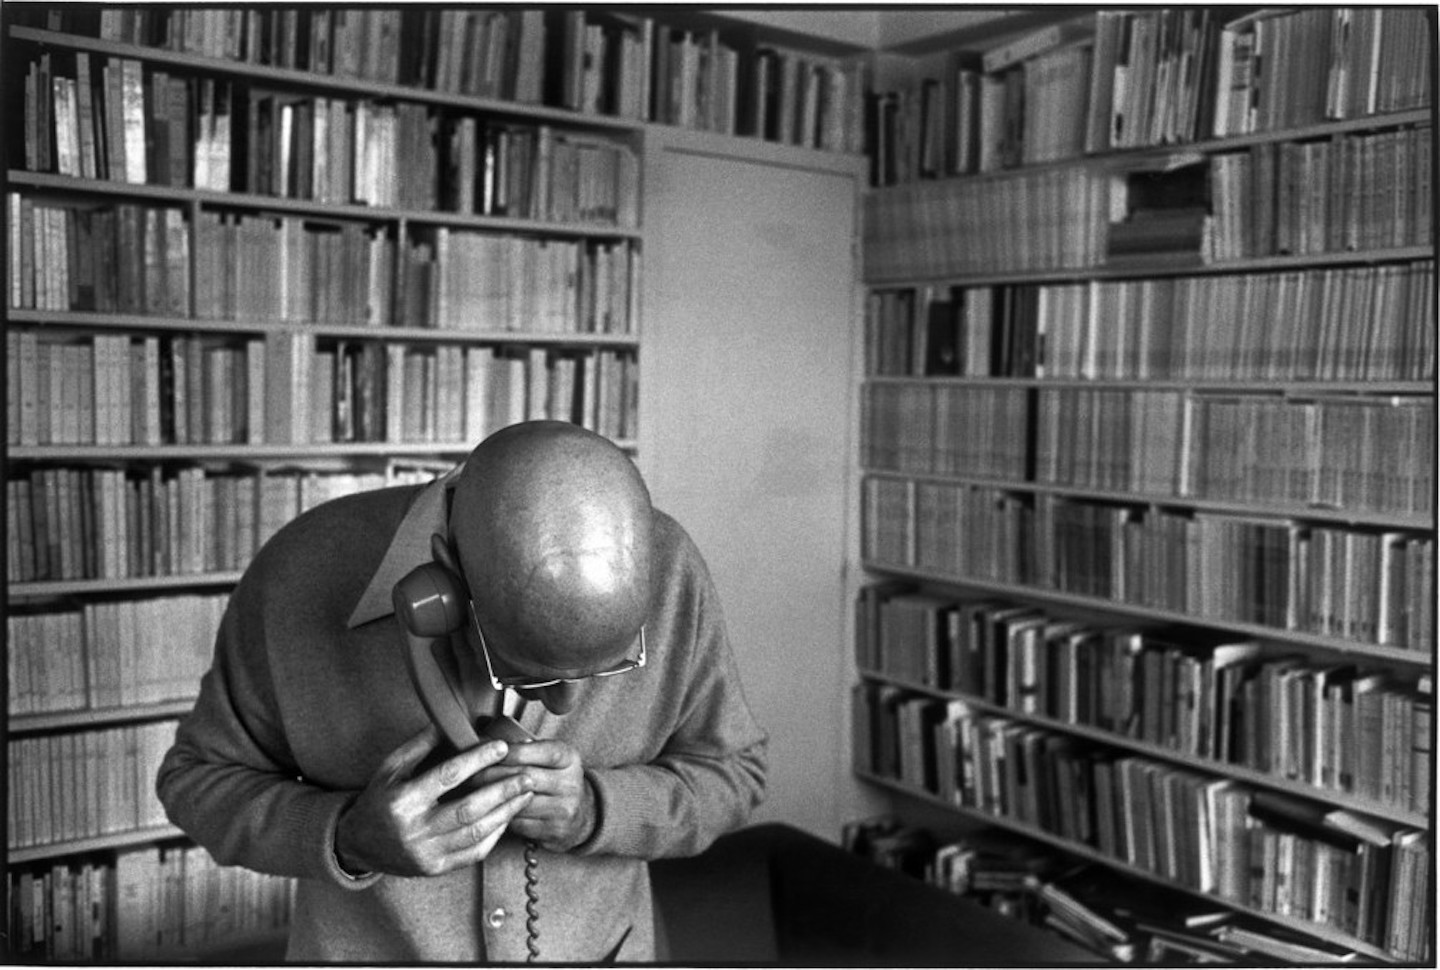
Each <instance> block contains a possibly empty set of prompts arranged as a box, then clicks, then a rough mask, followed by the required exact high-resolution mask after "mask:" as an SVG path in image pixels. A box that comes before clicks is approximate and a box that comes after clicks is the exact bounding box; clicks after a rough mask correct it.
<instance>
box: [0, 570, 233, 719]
mask: <svg viewBox="0 0 1440 970" xmlns="http://www.w3.org/2000/svg"><path fill="white" fill-rule="evenodd" d="M227 599H228V597H226V596H223V595H194V594H191V595H178V596H166V597H164V598H163V599H142V600H117V601H112V602H94V603H89V602H87V603H86V604H84V606H83V607H82V608H81V609H76V610H58V611H53V612H49V611H47V612H40V613H18V614H17V613H12V614H11V615H10V616H9V617H8V618H7V621H6V622H7V628H8V632H9V635H10V664H11V668H10V669H11V678H10V713H11V714H38V713H48V712H52V711H66V710H82V709H86V708H94V709H104V708H113V707H126V706H129V705H132V704H158V703H163V702H165V701H173V700H187V699H189V698H192V697H194V696H195V691H196V688H197V686H198V685H199V683H200V678H201V676H202V675H203V674H204V673H205V671H206V670H207V669H209V666H210V655H211V650H212V648H213V645H214V643H215V634H216V632H217V631H218V630H219V629H220V615H221V614H222V613H223V612H224V610H225V603H226V600H227ZM162 643H163V644H165V645H166V649H164V650H157V649H154V648H155V647H156V646H158V645H159V644H162Z"/></svg>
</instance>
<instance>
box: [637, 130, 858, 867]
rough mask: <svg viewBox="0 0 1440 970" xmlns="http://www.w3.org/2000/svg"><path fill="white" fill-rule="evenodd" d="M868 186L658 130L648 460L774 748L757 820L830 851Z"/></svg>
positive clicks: (824, 169)
mask: <svg viewBox="0 0 1440 970" xmlns="http://www.w3.org/2000/svg"><path fill="white" fill-rule="evenodd" d="M862 171H863V169H862V168H861V164H860V162H859V161H857V160H854V159H844V158H838V157H835V156H827V155H823V154H820V153H817V152H811V151H803V150H797V149H786V148H781V147H779V146H774V145H769V144H766V143H762V142H749V141H743V140H741V139H733V138H719V137H716V136H712V135H706V134H703V133H697V132H686V131H680V130H658V131H657V129H651V130H650V131H649V132H647V149H646V164H645V189H644V193H643V198H644V200H645V215H644V226H645V231H644V304H643V308H642V323H641V325H642V328H643V341H642V346H643V350H642V352H641V354H642V356H641V368H640V371H641V380H640V387H641V406H640V427H641V430H640V438H639V443H640V464H641V467H642V468H643V469H644V471H645V475H646V478H647V481H648V482H649V484H650V487H651V491H652V493H653V497H654V500H655V504H656V505H657V506H658V507H660V508H662V509H664V510H665V511H667V512H669V513H670V514H672V515H674V516H675V517H676V518H677V519H678V520H679V521H680V522H681V524H682V525H684V526H685V528H686V529H687V530H688V531H689V532H690V534H691V535H692V537H693V538H694V539H695V541H696V543H697V545H698V546H699V547H700V549H701V551H702V552H703V553H704V555H705V557H706V560H707V562H708V563H709V565H710V569H711V572H712V574H713V576H714V579H715V582H716V585H717V586H718V588H719V592H720V597H721V601H722V603H723V605H724V610H725V616H726V620H727V624H728V626H729V630H730V638H731V642H732V644H733V645H734V648H735V652H736V655H737V657H738V662H739V664H740V667H741V675H742V678H743V680H744V683H745V688H746V692H747V696H748V697H749V700H750V703H751V706H752V708H753V709H754V710H755V713H756V716H757V718H758V719H759V720H760V722H761V723H762V725H763V726H764V727H765V728H766V729H767V730H768V731H769V732H770V735H771V741H770V761H771V768H770V782H769V795H768V799H767V803H766V805H765V807H764V808H763V809H762V810H761V811H760V812H759V813H758V814H757V816H756V820H757V821H758V820H782V821H786V822H790V823H792V824H795V825H798V826H800V827H802V828H805V829H808V830H810V831H812V832H814V833H815V834H817V835H820V836H822V837H826V838H831V839H834V838H836V837H837V835H838V832H839V826H840V821H841V819H840V815H841V813H843V812H845V811H846V810H847V807H848V804H849V801H850V797H851V794H852V790H853V788H854V782H853V780H852V779H851V777H850V774H849V760H848V759H849V755H848V751H849V748H848V730H849V729H848V727H847V725H848V724H849V718H848V713H847V711H846V707H847V705H848V696H849V694H848V684H849V682H850V669H851V651H850V648H849V646H848V643H847V640H846V637H847V632H846V630H847V624H846V617H847V616H848V610H849V607H848V605H847V604H846V595H845V589H844V579H845V576H844V566H845V560H846V549H847V542H848V537H847V535H846V509H847V502H848V500H849V497H850V495H851V494H852V493H853V492H854V489H853V488H852V484H851V469H852V468H854V459H853V454H852V451H851V448H852V439H853V429H854V428H856V427H857V422H856V421H855V420H854V417H853V414H852V402H853V400H854V389H855V387H856V375H855V373H854V372H853V367H854V362H853V354H854V348H853V335H854V334H855V333H856V326H855V319H854V313H855V308H856V303H855V299H856V298H855V294H856V280H857V272H856V269H857V268H856V265H855V258H854V255H853V248H852V241H853V240H854V239H855V238H856V225H855V220H856V218H857V206H856V194H857V189H858V185H859V178H860V174H861V172H862Z"/></svg>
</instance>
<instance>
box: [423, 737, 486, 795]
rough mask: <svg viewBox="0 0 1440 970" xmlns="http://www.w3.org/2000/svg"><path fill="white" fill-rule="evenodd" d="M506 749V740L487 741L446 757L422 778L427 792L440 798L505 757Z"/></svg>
mask: <svg viewBox="0 0 1440 970" xmlns="http://www.w3.org/2000/svg"><path fill="white" fill-rule="evenodd" d="M505 751H506V745H505V742H504V741H487V742H485V743H484V744H482V745H480V746H478V747H475V748H471V749H470V750H469V751H462V752H460V753H459V754H457V755H455V756H453V757H450V758H446V759H445V760H444V761H442V762H440V763H439V764H438V765H436V766H435V767H434V768H431V769H430V770H429V771H427V772H426V773H425V776H424V778H423V779H421V781H422V784H423V785H424V786H425V791H426V793H427V794H428V795H430V796H431V798H432V799H438V798H439V797H440V796H441V795H443V794H445V793H446V792H448V791H450V790H451V789H453V788H458V787H459V786H460V785H462V784H464V783H465V782H466V781H468V780H469V779H470V776H471V775H473V774H475V773H476V772H478V771H480V770H481V769H482V768H488V767H490V766H491V765H493V764H495V763H496V762H498V761H499V760H500V759H501V758H504V757H505Z"/></svg>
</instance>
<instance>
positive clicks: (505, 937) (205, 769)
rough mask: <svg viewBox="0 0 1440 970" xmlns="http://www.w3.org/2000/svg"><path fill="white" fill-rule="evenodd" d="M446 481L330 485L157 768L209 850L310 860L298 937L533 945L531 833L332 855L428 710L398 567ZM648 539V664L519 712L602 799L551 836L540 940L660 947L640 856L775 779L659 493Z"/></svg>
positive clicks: (735, 807)
mask: <svg viewBox="0 0 1440 970" xmlns="http://www.w3.org/2000/svg"><path fill="white" fill-rule="evenodd" d="M447 484H448V483H447V482H445V481H443V480H442V481H438V482H434V483H431V484H430V485H426V486H409V487H401V488H390V489H382V490H377V491H373V492H367V493H362V494H359V495H353V496H348V497H345V498H341V499H337V500H334V501H332V502H328V503H326V504H324V505H321V506H319V507H318V508H316V509H313V510H311V511H309V512H307V513H305V514H304V515H302V516H300V517H299V518H297V519H296V520H294V521H293V522H291V523H290V524H288V525H287V526H285V527H284V528H283V529H282V530H280V532H279V533H277V534H276V535H275V536H274V538H273V539H271V541H269V542H268V543H266V545H265V547H264V548H263V549H261V550H260V552H259V553H258V554H257V555H256V557H255V559H254V561H253V563H252V564H251V566H250V568H249V569H248V570H247V571H246V573H245V575H244V576H243V577H242V579H241V580H240V582H239V584H238V585H237V587H236V589H235V591H234V594H233V596H232V597H231V600H230V603H229V606H228V608H227V610H226V613H225V616H224V619H223V620H222V623H221V629H220V632H219V635H218V636H217V638H216V645H215V657H214V661H213V664H212V667H211V669H210V671H209V672H208V673H207V674H206V675H205V677H204V679H203V681H202V683H201V690H200V696H199V699H198V701H197V703H196V705H195V708H194V710H193V711H192V712H191V713H190V714H189V715H188V716H186V717H185V718H184V720H183V721H182V722H181V724H180V727H179V730H178V732H177V735H176V740H175V744H174V746H173V747H172V748H171V750H170V751H169V752H168V754H167V755H166V757H165V760H164V763H163V764H162V766H161V768H160V772H159V776H158V779H157V791H158V793H159V795H160V798H161V801H162V802H163V804H164V805H165V809H166V811H167V812H168V813H169V815H170V818H171V819H172V820H173V821H174V822H175V824H177V825H178V826H180V827H181V828H182V829H184V830H185V831H186V832H187V833H188V834H189V835H190V836H191V837H192V838H194V839H195V841H196V842H198V843H199V844H200V845H202V846H204V847H205V848H206V849H208V850H209V851H210V853H211V854H212V855H213V856H214V857H215V858H216V860H217V861H219V862H220V863H221V864H224V865H242V866H246V867H248V868H251V869H255V870H258V871H261V872H268V873H275V874H278V875H283V876H294V877H299V880H300V882H299V883H298V886H297V893H296V903H295V913H294V920H293V924H292V927H291V933H290V942H289V947H288V952H287V956H288V957H289V958H290V959H294V960H301V961H306V962H321V961H357V962H365V961H383V962H407V961H464V962H474V961H477V960H482V959H489V960H491V961H495V962H522V961H524V960H525V957H526V945H525V942H526V941H525V936H526V933H525V922H526V921H525V919H524V915H525V902H526V900H525V893H524V888H525V877H524V866H525V862H524V855H523V843H522V842H521V841H520V840H518V839H515V838H512V837H510V836H506V837H504V838H502V839H501V840H500V841H499V842H498V843H497V845H496V847H495V849H494V850H493V851H492V852H491V854H490V856H489V857H488V858H487V859H486V860H485V861H484V862H483V863H481V864H480V865H477V866H471V867H467V868H465V869H460V870H456V871H452V872H449V873H446V874H444V875H441V876H427V877H416V878H402V877H398V876H390V875H378V874H371V875H368V876H364V877H361V878H358V879H357V878H353V877H351V876H349V875H348V874H346V873H345V872H344V871H343V870H342V869H340V868H339V866H338V864H337V863H336V860H335V854H334V839H335V826H336V820H337V819H338V817H339V815H340V813H341V811H342V810H343V809H344V807H345V805H346V804H347V802H348V801H349V800H350V799H351V798H353V797H354V796H355V794H356V793H357V792H358V791H359V790H360V789H362V788H363V787H364V786H365V784H366V782H367V781H368V780H369V778H370V776H371V774H372V773H373V772H374V770H375V768H376V766H377V765H378V764H379V763H380V762H381V761H382V760H383V759H384V758H385V756H386V755H387V754H389V753H390V752H391V751H392V750H393V749H394V748H396V747H397V746H398V745H399V744H400V743H401V742H403V741H405V740H406V739H407V738H409V737H411V736H413V735H414V734H415V733H416V732H417V731H419V730H420V729H421V728H422V727H423V726H424V725H425V723H426V715H425V711H424V709H423V708H422V707H421V704H420V701H419V698H418V696H417V695H416V694H415V693H414V691H413V689H412V688H411V686H410V681H409V676H408V674H407V672H406V667H405V661H404V657H403V654H402V651H403V648H404V638H403V635H402V632H401V629H400V625H399V622H398V621H397V619H396V617H395V616H394V614H393V612H392V609H391V606H390V588H391V586H393V585H394V582H395V580H397V579H399V578H400V576H402V575H404V573H406V572H408V571H409V570H410V569H411V568H413V567H414V566H416V565H418V564H419V563H421V562H424V561H426V560H427V559H428V558H429V556H430V535H431V534H432V533H434V532H437V531H441V530H443V528H444V508H445V502H444V491H443V490H444V488H445V487H446V486H447ZM654 541H655V547H654V553H653V558H652V570H653V573H652V584H653V588H652V608H651V614H650V617H649V619H648V621H647V625H646V640H647V643H648V646H649V656H648V659H647V663H646V666H645V667H644V668H643V669H640V670H636V671H632V672H630V673H627V674H624V675H622V676H617V677H605V678H597V679H594V680H589V681H585V682H583V683H582V684H581V685H580V688H579V690H580V693H579V699H578V703H577V704H576V707H575V709H574V710H573V711H572V712H570V713H569V714H566V715H564V716H556V715H552V714H550V713H549V712H548V711H546V710H545V709H544V707H543V706H542V705H540V704H536V703H531V704H526V705H525V706H524V713H523V714H522V717H521V723H522V724H523V725H524V726H525V727H526V728H527V729H528V730H529V731H530V732H531V733H532V734H534V735H535V736H536V737H544V738H559V739H563V740H565V741H568V742H569V743H571V744H572V745H574V746H575V748H576V749H577V750H578V751H579V752H580V755H581V758H582V760H583V763H584V765H585V770H586V776H587V780H588V781H589V782H590V784H591V785H592V787H593V789H594V791H595V795H596V807H597V812H598V818H597V820H596V825H595V828H594V831H593V832H592V833H591V836H590V838H589V839H588V840H587V841H586V842H585V843H584V844H582V845H581V846H579V847H577V848H576V849H574V850H571V851H570V852H568V853H564V854H557V853H551V852H547V851H545V850H543V849H542V850H540V853H539V856H540V860H539V870H538V871H539V877H538V878H539V882H538V894H539V902H538V909H539V913H540V919H539V923H538V926H539V930H540V959H541V960H542V961H543V962H547V963H548V962H580V963H593V962H596V961H598V960H600V959H602V958H603V957H605V956H607V955H609V954H610V953H611V952H612V951H615V949H616V947H617V945H618V946H619V950H618V958H619V959H620V960H622V961H632V960H640V961H643V960H651V959H653V958H654V945H655V944H654V927H653V922H652V912H651V902H650V881H649V872H648V868H647V866H646V864H645V860H647V859H652V858H660V857H664V856H682V855H691V854H695V853H698V852H700V851H701V850H703V849H704V848H705V847H706V846H708V845H709V844H710V842H712V841H713V840H714V839H715V838H716V837H717V836H718V835H720V834H722V833H724V832H726V831H728V830H730V829H733V828H735V827H737V826H739V825H741V824H742V823H743V822H744V821H745V820H746V818H747V817H748V815H749V812H750V811H751V809H752V808H753V807H754V806H755V805H756V804H758V803H759V801H760V799H761V798H762V796H763V792H764V784H765V768H766V758H765V743H766V737H765V734H764V732H763V731H762V730H761V729H760V728H759V726H758V725H757V724H756V723H755V720H754V717H753V716H752V714H751V712H750V709H749V706H748V705H747V703H746V701H745V697H744V694H743V691H742V689H741V686H740V681H739V676H738V672H737V669H736V665H735V661H734V658H733V656H732V654H731V651H730V646H729V642H728V640H727V638H726V633H725V625H724V620H723V618H722V615H721V611H720V606H719V602H718V600H717V598H716V594H715V590H714V587H713V586H712V584H711V581H710V577H709V574H708V572H707V570H706V567H705V564H704V561H703V559H702V558H701V556H700V553H699V552H698V550H697V549H696V548H695V546H694V544H693V543H692V542H691V541H690V539H689V537H688V536H687V535H686V533H685V531H684V530H683V529H682V528H681V527H680V525H679V524H677V523H676V522H675V521H674V520H673V519H671V518H670V517H669V516H666V515H665V514H663V513H660V512H657V513H656V515H655V528H654ZM500 911H503V912H504V914H506V915H505V916H504V917H503V918H494V914H495V913H497V912H500Z"/></svg>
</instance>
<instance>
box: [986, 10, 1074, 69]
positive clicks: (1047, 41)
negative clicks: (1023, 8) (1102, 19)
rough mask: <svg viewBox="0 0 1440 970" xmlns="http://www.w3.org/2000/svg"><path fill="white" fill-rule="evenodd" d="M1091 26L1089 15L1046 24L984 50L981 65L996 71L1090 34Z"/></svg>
mask: <svg viewBox="0 0 1440 970" xmlns="http://www.w3.org/2000/svg"><path fill="white" fill-rule="evenodd" d="M1094 29H1095V28H1094V23H1093V21H1091V19H1090V18H1088V17H1082V18H1076V19H1074V20H1065V21H1060V22H1058V23H1053V24H1049V25H1047V26H1045V27H1041V28H1039V29H1036V30H1032V31H1029V32H1027V33H1025V34H1022V35H1021V36H1019V37H1016V38H1013V39H1011V40H1008V41H1006V42H1004V43H1003V44H1000V45H998V46H996V47H992V48H990V49H988V50H986V51H985V52H984V54H983V55H982V60H981V66H982V68H983V69H984V70H985V72H986V73H989V74H995V73H997V72H999V71H1003V70H1005V69H1006V68H1008V67H1012V66H1014V65H1016V64H1019V63H1021V62H1022V61H1024V60H1026V59H1028V58H1032V57H1035V56H1037V55H1039V54H1043V53H1045V52H1046V51H1048V50H1051V49H1052V48H1055V47H1058V46H1060V45H1061V44H1064V43H1068V42H1070V41H1073V40H1078V39H1080V38H1083V37H1089V36H1092V35H1093V34H1094Z"/></svg>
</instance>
